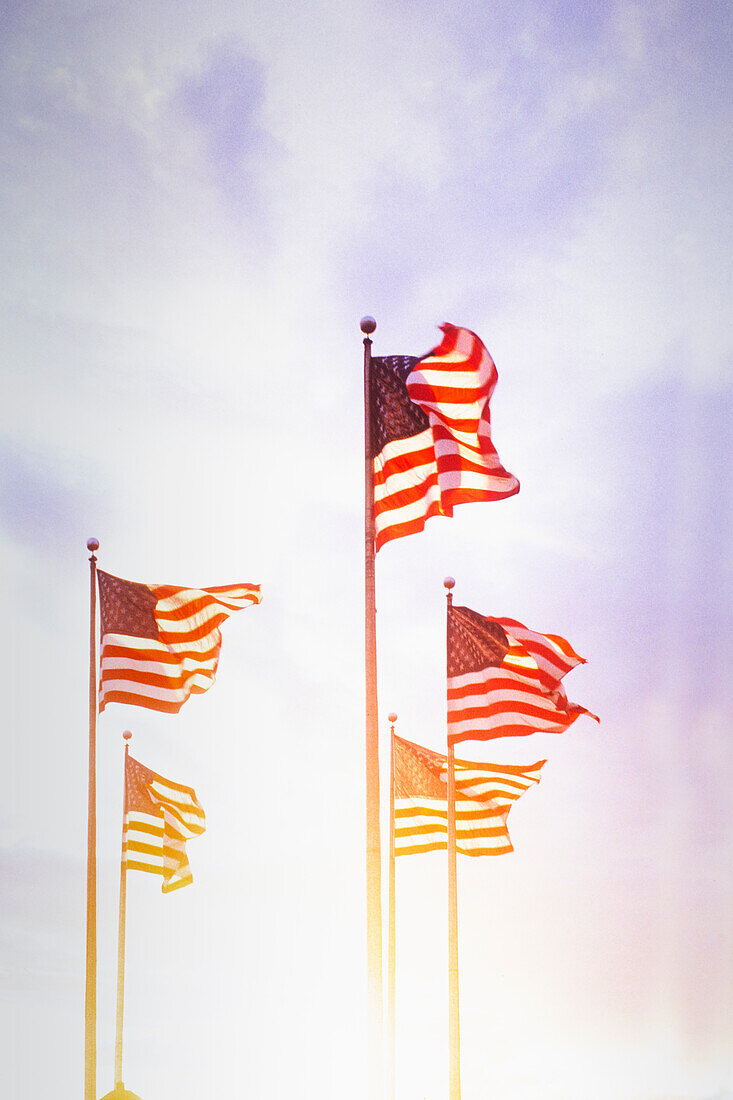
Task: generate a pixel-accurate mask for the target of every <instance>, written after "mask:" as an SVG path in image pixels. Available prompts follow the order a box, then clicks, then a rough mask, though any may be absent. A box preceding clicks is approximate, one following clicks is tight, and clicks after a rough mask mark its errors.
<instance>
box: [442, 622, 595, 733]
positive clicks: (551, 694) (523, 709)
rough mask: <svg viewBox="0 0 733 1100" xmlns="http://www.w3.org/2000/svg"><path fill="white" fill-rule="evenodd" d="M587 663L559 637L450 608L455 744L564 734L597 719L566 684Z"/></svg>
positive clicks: (450, 682)
mask: <svg viewBox="0 0 733 1100" xmlns="http://www.w3.org/2000/svg"><path fill="white" fill-rule="evenodd" d="M492 647H493V648H492ZM499 653H501V656H500V658H499V659H498V660H497V656H498V655H499ZM583 660H584V659H583V658H582V657H579V656H578V654H577V653H576V652H575V651H574V650H573V648H572V646H571V645H570V643H569V642H567V641H566V640H565V639H564V638H561V637H560V636H559V635H557V634H540V633H538V632H537V631H534V630H530V629H529V628H528V627H526V626H524V625H523V624H522V623H519V622H517V620H516V619H502V618H490V617H488V616H484V615H480V614H479V613H478V612H476V611H472V610H471V609H470V608H468V607H453V606H452V605H451V606H449V609H448V662H447V663H448V740H449V742H451V743H455V742H457V741H488V740H491V739H492V738H495V737H524V736H526V735H527V734H530V733H536V732H544V733H562V731H563V730H566V729H567V728H568V726H570V725H571V724H572V723H573V722H574V721H575V719H576V718H577V717H578V716H579V715H581V714H587V715H588V716H589V717H590V718H595V720H596V721H598V718H597V716H596V715H595V714H591V713H590V711H587V710H586V709H585V707H581V706H579V705H578V704H577V703H571V702H569V701H568V697H567V695H566V694H565V689H564V687H563V685H562V677H563V676H564V675H565V673H566V672H569V671H570V669H572V668H575V666H576V665H578V664H581V663H583Z"/></svg>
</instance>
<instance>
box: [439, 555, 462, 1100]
mask: <svg viewBox="0 0 733 1100" xmlns="http://www.w3.org/2000/svg"><path fill="white" fill-rule="evenodd" d="M455 583H456V582H455V581H454V580H453V577H446V578H445V580H444V581H443V585H444V586H445V588H446V590H447V591H446V653H447V645H448V622H449V617H450V610H451V607H452V606H453V593H452V591H451V589H452V588H453V586H454V585H455ZM457 879H458V876H457V868H456V767H455V755H454V751H453V745H452V744H451V742H450V741H449V742H448V1049H449V1072H448V1082H449V1090H448V1095H449V1097H450V1100H461V1022H460V1013H459V1002H458V883H457Z"/></svg>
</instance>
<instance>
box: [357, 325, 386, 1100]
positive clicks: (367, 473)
mask: <svg viewBox="0 0 733 1100" xmlns="http://www.w3.org/2000/svg"><path fill="white" fill-rule="evenodd" d="M376 327H377V322H376V321H375V320H374V318H373V317H362V319H361V331H362V332H363V333H364V653H365V673H366V707H365V711H366V907H367V1059H368V1067H367V1076H368V1096H369V1098H370V1100H377V1098H378V1097H379V1096H380V1095H381V1094H382V1091H383V1088H384V1077H383V1064H384V1061H383V1057H384V1052H383V1011H382V996H383V993H382V853H381V843H380V834H379V720H378V710H377V706H378V704H377V608H376V594H375V579H374V560H375V548H374V461H373V457H372V409H371V363H372V356H371V350H372V341H371V339H370V335H371V333H372V332H374V330H375V329H376Z"/></svg>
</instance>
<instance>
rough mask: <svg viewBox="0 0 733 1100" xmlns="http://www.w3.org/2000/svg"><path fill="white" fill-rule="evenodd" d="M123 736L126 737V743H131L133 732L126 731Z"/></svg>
mask: <svg viewBox="0 0 733 1100" xmlns="http://www.w3.org/2000/svg"><path fill="white" fill-rule="evenodd" d="M122 736H123V737H124V739H125V741H129V740H130V738H131V737H132V730H124V731H123V734H122Z"/></svg>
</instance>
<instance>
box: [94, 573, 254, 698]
mask: <svg viewBox="0 0 733 1100" xmlns="http://www.w3.org/2000/svg"><path fill="white" fill-rule="evenodd" d="M97 577H98V581H99V604H100V618H101V634H102V646H101V654H100V677H99V711H100V713H101V712H102V711H103V710H104V708H105V707H106V705H107V704H108V703H128V704H132V705H133V706H139V707H148V708H149V709H151V710H160V711H166V712H168V713H170V714H176V713H177V712H178V711H179V710H180V709H181V707H182V706H183V704H184V703H185V702H186V700H187V699H188V698H189V696H190V695H192V694H200V693H201V692H204V691H206V690H207V688H209V687H211V685H212V684H213V682H214V680H215V678H216V669H217V665H218V663H219V651H220V649H221V632H220V630H219V626H220V625H221V623H223V622H224V620H225V619H226V618H228V616H229V615H230V614H231V613H232V612H233V611H239V610H240V609H241V608H243V607H249V606H250V604H257V603H259V602H260V600H261V594H260V586H259V585H257V584H234V585H224V586H222V587H219V588H181V587H178V586H176V585H166V584H157V585H156V584H154V585H147V584H138V583H137V582H135V581H126V580H122V579H121V578H120V577H114V576H112V575H111V574H110V573H103V572H102V571H101V570H98V572H97Z"/></svg>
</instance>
